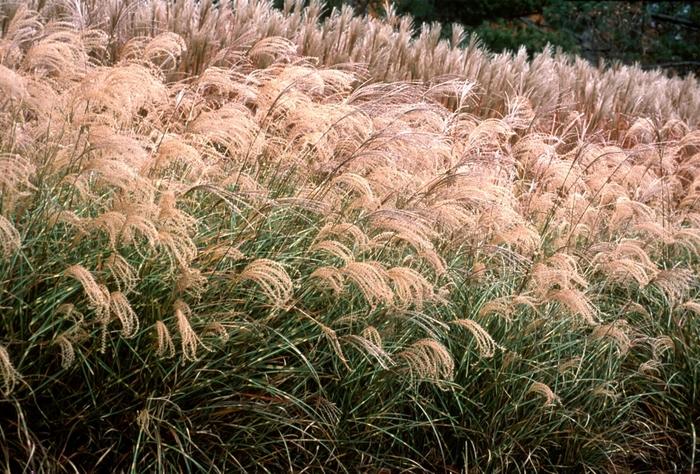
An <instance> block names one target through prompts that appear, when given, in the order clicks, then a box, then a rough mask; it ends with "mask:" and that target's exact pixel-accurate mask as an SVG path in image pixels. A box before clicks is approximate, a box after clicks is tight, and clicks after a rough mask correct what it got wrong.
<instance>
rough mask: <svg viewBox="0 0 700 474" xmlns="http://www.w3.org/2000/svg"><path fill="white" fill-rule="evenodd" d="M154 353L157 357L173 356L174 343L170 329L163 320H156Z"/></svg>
mask: <svg viewBox="0 0 700 474" xmlns="http://www.w3.org/2000/svg"><path fill="white" fill-rule="evenodd" d="M156 338H157V339H156V340H157V346H156V355H157V356H158V357H165V358H168V359H169V358H171V357H174V356H175V344H174V343H173V338H172V337H171V336H170V331H169V330H168V327H167V326H166V325H165V323H164V322H163V321H156Z"/></svg>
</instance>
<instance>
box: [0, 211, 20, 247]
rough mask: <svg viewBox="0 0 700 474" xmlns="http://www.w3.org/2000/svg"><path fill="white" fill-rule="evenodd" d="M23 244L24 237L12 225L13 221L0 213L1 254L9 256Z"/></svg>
mask: <svg viewBox="0 0 700 474" xmlns="http://www.w3.org/2000/svg"><path fill="white" fill-rule="evenodd" d="M21 246H22V239H21V238H20V235H19V232H18V231H17V229H15V226H13V225H12V222H10V221H9V220H7V219H6V218H5V217H4V216H3V215H2V214H0V255H2V256H3V257H9V256H10V255H12V254H13V253H14V252H16V251H17V250H19V249H20V247H21Z"/></svg>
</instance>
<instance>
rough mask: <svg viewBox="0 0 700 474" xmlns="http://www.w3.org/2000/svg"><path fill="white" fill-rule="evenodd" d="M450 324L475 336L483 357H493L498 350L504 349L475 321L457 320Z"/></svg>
mask: <svg viewBox="0 0 700 474" xmlns="http://www.w3.org/2000/svg"><path fill="white" fill-rule="evenodd" d="M450 324H456V325H457V326H460V327H462V328H464V329H466V330H467V331H469V332H470V333H471V334H472V336H474V341H475V342H476V347H477V350H478V351H479V354H480V355H481V357H486V358H490V357H493V356H494V354H495V353H496V349H502V347H501V346H499V345H498V344H497V343H496V341H494V340H493V338H492V337H491V335H490V334H489V333H488V332H487V331H486V330H485V329H484V328H483V327H481V325H480V324H479V323H477V322H476V321H474V320H471V319H455V320H454V321H450Z"/></svg>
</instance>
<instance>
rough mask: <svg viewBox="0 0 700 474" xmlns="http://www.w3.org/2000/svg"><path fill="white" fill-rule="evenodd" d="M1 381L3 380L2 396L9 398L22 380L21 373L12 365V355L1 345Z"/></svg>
mask: <svg viewBox="0 0 700 474" xmlns="http://www.w3.org/2000/svg"><path fill="white" fill-rule="evenodd" d="M0 379H2V394H3V395H4V396H5V397H9V396H10V393H12V391H13V390H14V389H15V386H16V385H17V382H18V381H19V379H20V375H19V372H17V370H15V366H14V365H12V361H11V360H10V355H9V354H8V353H7V349H5V347H4V346H1V345H0Z"/></svg>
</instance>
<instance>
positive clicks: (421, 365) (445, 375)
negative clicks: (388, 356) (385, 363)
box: [397, 339, 454, 381]
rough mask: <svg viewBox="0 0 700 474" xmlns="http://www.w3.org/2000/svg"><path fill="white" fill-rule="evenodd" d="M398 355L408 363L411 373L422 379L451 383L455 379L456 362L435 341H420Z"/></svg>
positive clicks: (443, 347)
mask: <svg viewBox="0 0 700 474" xmlns="http://www.w3.org/2000/svg"><path fill="white" fill-rule="evenodd" d="M397 355H398V357H400V358H402V359H404V360H405V361H406V363H407V364H408V368H409V370H410V371H411V373H415V374H416V375H417V376H418V377H420V378H424V379H431V380H435V381H440V380H447V381H450V380H452V378H453V377H454V360H453V359H452V356H451V355H450V353H449V351H448V350H447V349H446V348H445V346H443V345H442V344H440V343H439V342H438V341H436V340H435V339H420V340H418V341H416V342H414V343H413V344H411V345H410V346H409V347H408V348H407V349H406V350H404V351H402V352H400V353H399V354H397Z"/></svg>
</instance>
